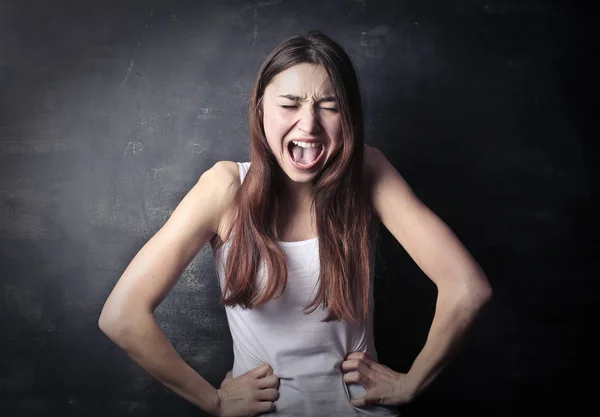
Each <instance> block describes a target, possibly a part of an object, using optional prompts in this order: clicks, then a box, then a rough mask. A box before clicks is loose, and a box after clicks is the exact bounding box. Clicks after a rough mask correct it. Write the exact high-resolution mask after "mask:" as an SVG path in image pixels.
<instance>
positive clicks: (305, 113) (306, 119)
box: [298, 107, 321, 135]
mask: <svg viewBox="0 0 600 417" xmlns="http://www.w3.org/2000/svg"><path fill="white" fill-rule="evenodd" d="M299 115H300V116H299V117H300V119H299V120H298V129H300V130H301V131H303V132H304V133H308V134H311V135H314V134H317V133H318V132H319V130H320V127H321V124H320V121H319V115H318V114H317V113H316V112H315V110H314V109H312V108H310V107H308V108H304V109H302V110H301V111H300V112H299Z"/></svg>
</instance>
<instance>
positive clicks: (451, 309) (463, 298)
mask: <svg viewBox="0 0 600 417" xmlns="http://www.w3.org/2000/svg"><path fill="white" fill-rule="evenodd" d="M490 298H491V294H489V295H488V294H487V293H486V294H474V293H473V292H471V293H465V294H462V295H457V294H454V293H452V292H444V291H440V292H439V293H438V298H437V302H436V309H435V315H434V318H433V321H432V323H431V328H430V330H429V334H428V336H427V341H426V342H425V345H424V346H423V348H422V350H421V352H420V353H419V354H418V355H417V357H416V358H415V361H414V362H413V364H412V366H411V368H410V370H409V371H408V373H407V375H406V384H407V385H408V387H407V390H408V392H410V393H411V395H410V396H411V398H415V397H417V396H418V395H419V394H420V393H421V392H423V391H424V390H425V389H426V388H427V387H428V386H429V385H431V383H432V382H433V381H434V380H435V379H436V377H437V376H438V375H439V374H440V372H442V371H443V370H444V368H445V367H446V366H447V365H448V363H449V362H450V360H451V359H452V357H453V356H454V354H455V353H456V352H457V350H458V348H459V347H460V346H461V344H462V342H463V341H464V339H465V337H466V336H467V334H468V330H469V329H470V327H471V325H472V324H473V323H474V321H475V320H476V319H477V317H478V316H479V314H480V312H481V310H482V309H483V307H484V306H485V305H486V304H487V303H488V301H489V300H490Z"/></svg>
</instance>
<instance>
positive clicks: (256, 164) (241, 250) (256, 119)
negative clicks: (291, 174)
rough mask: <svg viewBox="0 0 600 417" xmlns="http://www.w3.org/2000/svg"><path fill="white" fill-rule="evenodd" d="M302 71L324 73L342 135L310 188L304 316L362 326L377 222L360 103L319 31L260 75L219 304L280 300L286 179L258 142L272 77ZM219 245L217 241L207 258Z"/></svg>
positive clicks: (351, 73)
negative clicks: (315, 277)
mask: <svg viewBox="0 0 600 417" xmlns="http://www.w3.org/2000/svg"><path fill="white" fill-rule="evenodd" d="M301 63H309V64H316V65H320V66H322V67H323V68H324V69H325V70H326V71H327V74H328V75H329V78H330V80H331V83H332V85H333V88H334V94H335V95H336V97H337V105H338V109H339V111H340V115H341V121H342V134H343V139H342V146H341V148H340V150H339V151H338V152H337V153H336V154H335V155H332V157H331V159H330V160H329V161H327V163H326V164H325V166H323V168H322V169H321V170H320V171H319V172H318V173H316V174H315V177H314V178H313V182H312V185H313V187H312V196H313V199H312V205H311V210H312V212H313V213H314V214H315V218H316V228H317V233H318V238H319V239H318V242H319V260H320V273H319V274H320V275H319V288H318V292H317V294H316V296H315V298H314V299H313V300H312V302H311V303H310V304H309V305H308V306H306V307H305V308H304V311H305V312H308V313H312V312H313V311H314V310H315V309H316V308H317V307H318V306H319V305H322V306H323V307H324V308H327V310H328V316H327V317H326V318H325V319H324V320H323V322H330V321H332V320H348V321H356V320H359V321H362V320H365V319H366V317H367V314H368V307H369V301H370V297H371V295H372V294H371V290H372V287H371V284H372V281H371V263H370V262H371V261H372V257H373V256H374V249H375V248H374V246H375V244H376V240H377V236H378V230H377V229H378V219H377V217H376V216H375V215H374V214H373V212H374V210H373V208H372V206H371V201H370V191H369V185H368V178H364V173H363V159H364V132H363V112H362V105H361V97H360V92H359V86H358V79H357V76H356V72H355V70H354V67H353V65H352V63H351V61H350V58H349V57H348V55H347V54H346V53H345V52H344V50H343V49H342V48H341V46H339V45H338V44H337V43H336V42H334V41H333V40H332V39H330V38H329V37H327V36H325V35H324V34H323V33H321V32H319V31H311V32H309V34H308V36H307V37H303V36H294V37H291V38H289V39H287V40H286V41H284V42H282V43H281V44H280V45H278V46H277V47H276V48H275V49H274V50H273V51H272V52H271V53H270V54H269V56H268V57H267V59H266V60H265V62H264V63H263V64H262V66H261V68H260V70H259V73H258V77H257V80H256V83H255V85H254V89H253V91H252V96H251V101H250V108H249V123H250V161H251V164H250V168H249V170H248V173H247V175H246V177H245V180H244V181H243V183H242V185H241V186H240V187H239V188H238V190H237V191H236V195H235V198H234V200H233V201H234V203H233V205H234V206H235V207H233V210H232V212H233V213H235V219H234V220H233V224H232V227H231V231H230V234H229V236H230V237H231V239H230V240H231V246H230V249H229V254H228V257H227V262H226V266H225V289H224V291H223V293H222V294H221V303H222V304H224V305H226V306H235V305H239V306H241V307H242V308H254V307H259V306H261V305H263V304H265V303H266V302H267V301H269V300H270V299H271V298H273V297H274V296H275V293H276V292H278V295H277V297H279V296H280V295H281V294H282V293H283V290H284V289H285V285H286V283H287V267H286V262H285V255H284V252H283V251H282V249H281V247H280V246H279V244H278V241H277V237H278V236H280V230H281V227H280V223H279V221H278V220H277V219H278V218H279V219H281V218H282V216H283V215H284V214H285V210H286V208H288V207H287V206H286V200H285V199H284V198H283V194H282V189H283V180H282V176H284V175H287V174H285V172H283V170H282V169H281V168H280V166H279V164H278V162H277V160H276V158H275V156H274V155H273V152H272V151H271V149H270V147H269V145H268V143H267V139H266V137H265V133H264V129H263V124H262V117H261V116H262V98H263V94H264V92H265V88H266V87H267V85H268V84H269V83H270V82H271V81H272V80H273V78H274V77H275V76H276V75H277V74H279V73H280V72H282V71H284V70H286V69H287V68H290V67H292V66H294V65H297V64H301ZM224 243H225V242H223V241H221V239H219V237H218V235H217V236H216V240H215V245H214V246H213V250H214V251H216V250H218V248H220V247H221V246H222V245H223V244H224ZM216 261H217V263H218V262H219V261H220V260H218V259H217V260H216ZM261 262H266V267H267V269H266V271H267V273H268V274H269V275H268V276H269V279H268V280H267V285H266V286H265V288H264V290H263V291H262V293H259V291H257V289H256V281H255V274H256V273H257V271H258V270H259V266H260V265H261ZM226 293H227V294H226ZM309 309H310V310H309Z"/></svg>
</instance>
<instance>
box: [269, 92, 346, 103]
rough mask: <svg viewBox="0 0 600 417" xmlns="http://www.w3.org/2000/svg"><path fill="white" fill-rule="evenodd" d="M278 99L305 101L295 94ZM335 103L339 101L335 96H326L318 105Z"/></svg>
mask: <svg viewBox="0 0 600 417" xmlns="http://www.w3.org/2000/svg"><path fill="white" fill-rule="evenodd" d="M278 97H283V98H287V99H288V100H292V101H303V100H304V99H302V97H300V96H295V95H293V94H280V95H279V96H278ZM335 101H337V99H336V98H335V97H334V96H325V97H321V98H319V99H318V100H317V103H323V102H335Z"/></svg>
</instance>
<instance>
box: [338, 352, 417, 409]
mask: <svg viewBox="0 0 600 417" xmlns="http://www.w3.org/2000/svg"><path fill="white" fill-rule="evenodd" d="M342 371H343V372H348V373H345V374H344V381H345V382H347V383H353V384H360V385H362V386H363V387H365V390H366V392H365V395H364V396H362V397H360V398H355V399H351V401H350V403H351V404H352V405H353V406H355V407H362V406H364V405H367V404H380V405H387V404H389V405H401V404H405V403H407V402H409V401H410V400H411V395H410V391H409V389H408V388H409V387H408V384H407V380H406V374H403V373H399V372H394V371H392V370H391V369H390V368H388V367H387V366H385V365H382V364H380V363H379V362H377V361H376V360H375V359H373V358H371V357H370V356H369V355H367V354H366V353H365V352H352V353H350V354H348V355H347V356H346V358H345V360H344V361H343V362H342ZM352 371H355V372H352Z"/></svg>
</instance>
